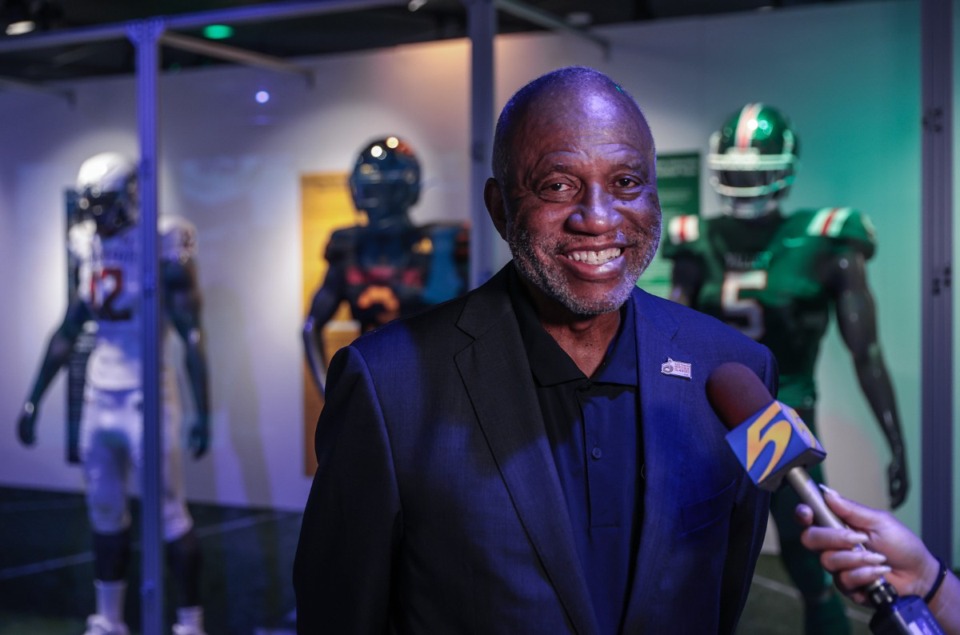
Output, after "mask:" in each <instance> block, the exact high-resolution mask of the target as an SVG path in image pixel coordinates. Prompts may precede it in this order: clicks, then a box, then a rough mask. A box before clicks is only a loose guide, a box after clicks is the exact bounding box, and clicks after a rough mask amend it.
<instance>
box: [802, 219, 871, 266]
mask: <svg viewBox="0 0 960 635" xmlns="http://www.w3.org/2000/svg"><path fill="white" fill-rule="evenodd" d="M805 233H806V235H807V236H816V237H821V238H828V239H831V240H836V241H840V242H846V243H850V244H852V245H854V246H855V247H857V248H859V249H860V250H861V251H863V252H864V255H865V256H866V257H867V258H869V257H871V256H872V255H873V252H874V251H875V250H876V247H877V237H876V230H875V229H874V227H873V223H872V222H870V218H869V217H868V216H867V215H866V214H864V213H863V212H860V211H859V210H856V209H854V208H852V207H824V208H822V209H819V210H816V211H814V212H813V214H812V216H811V218H810V222H809V223H807V227H806V231H805Z"/></svg>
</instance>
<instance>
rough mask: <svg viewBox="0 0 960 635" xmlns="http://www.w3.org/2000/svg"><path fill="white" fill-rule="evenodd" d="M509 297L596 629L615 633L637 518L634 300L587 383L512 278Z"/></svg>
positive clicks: (629, 579)
mask: <svg viewBox="0 0 960 635" xmlns="http://www.w3.org/2000/svg"><path fill="white" fill-rule="evenodd" d="M510 294H511V299H512V301H513V305H514V308H515V310H516V313H517V318H518V322H519V324H520V332H521V335H522V337H523V343H524V347H525V348H526V352H527V358H528V359H529V361H530V368H531V370H532V371H533V379H534V384H535V385H536V390H537V398H538V399H539V401H540V410H541V412H542V414H543V419H544V422H545V423H546V428H547V436H548V438H549V440H550V447H551V449H552V450H553V458H554V461H555V462H556V466H557V472H558V473H559V475H560V484H561V486H562V487H563V493H564V496H565V497H566V503H567V510H568V512H569V514H570V521H571V524H572V526H573V535H574V540H575V541H576V543H577V551H578V552H579V555H580V562H581V564H582V565H583V571H584V573H585V574H586V578H587V584H588V587H589V589H590V593H591V596H592V598H593V606H594V611H595V612H596V616H597V622H598V623H599V625H600V633H603V634H610V635H613V634H615V633H619V632H620V627H621V623H622V621H623V617H624V608H625V606H626V603H627V599H628V598H629V594H630V586H631V584H632V581H633V564H634V562H636V555H637V545H638V544H639V538H640V519H641V517H642V503H641V496H642V486H641V485H640V476H641V466H642V457H643V451H642V438H641V434H640V414H639V413H640V409H639V404H638V389H637V388H638V386H639V374H638V373H639V371H638V366H637V344H636V341H637V338H636V323H635V320H634V319H633V310H634V309H633V302H632V301H631V300H628V301H627V302H626V303H625V304H624V306H623V308H621V309H620V312H621V315H620V317H621V320H620V331H619V332H618V333H617V336H616V337H615V338H614V340H613V342H612V343H611V344H610V348H609V349H608V351H607V354H606V357H605V358H604V361H603V363H602V365H601V366H600V368H598V369H597V371H596V372H595V373H594V376H593V377H587V376H586V375H584V374H583V372H582V371H581V370H580V369H579V368H578V367H577V365H576V364H575V363H574V361H573V359H571V358H570V356H569V355H567V354H566V352H564V350H563V349H562V348H561V347H560V345H559V344H557V342H556V340H554V339H553V338H552V337H551V336H550V334H549V333H547V332H546V330H544V328H543V326H541V324H540V321H539V319H538V318H537V314H536V312H535V310H534V307H533V304H532V303H531V301H530V299H529V298H528V296H527V293H526V291H525V290H524V289H523V288H522V285H521V282H520V281H519V279H517V278H516V277H513V279H512V284H511V285H510Z"/></svg>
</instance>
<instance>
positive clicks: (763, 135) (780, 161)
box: [707, 103, 799, 218]
mask: <svg viewBox="0 0 960 635" xmlns="http://www.w3.org/2000/svg"><path fill="white" fill-rule="evenodd" d="M798 156H799V155H798V140H797V136H796V135H795V134H794V132H793V129H792V128H791V125H790V122H789V120H788V119H787V118H786V117H785V116H784V115H783V114H782V113H781V112H780V111H779V110H777V109H776V108H773V107H772V106H768V105H766V104H760V103H752V104H747V105H746V106H744V107H743V108H741V109H740V110H739V111H738V112H736V113H734V114H733V115H731V116H730V117H729V118H728V119H727V121H726V122H725V123H724V124H723V127H721V128H720V130H717V131H716V132H714V133H713V134H712V135H711V136H710V153H709V154H708V155H707V167H708V168H709V169H710V171H711V175H710V184H711V185H712V186H713V189H715V190H716V191H717V193H718V194H719V195H720V197H721V198H722V199H723V201H724V203H725V205H724V208H725V209H724V212H725V213H728V214H730V215H732V216H737V217H740V218H757V217H759V216H763V215H765V214H768V213H770V212H772V211H774V210H776V209H777V208H778V206H779V200H780V199H781V198H783V197H784V196H785V195H786V193H787V191H788V190H789V189H790V186H791V185H792V184H793V180H794V178H795V173H796V169H797V160H798Z"/></svg>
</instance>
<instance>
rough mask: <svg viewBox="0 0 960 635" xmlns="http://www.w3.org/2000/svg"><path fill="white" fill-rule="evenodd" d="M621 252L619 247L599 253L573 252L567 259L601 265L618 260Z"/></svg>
mask: <svg viewBox="0 0 960 635" xmlns="http://www.w3.org/2000/svg"><path fill="white" fill-rule="evenodd" d="M622 251H623V250H622V249H620V248H619V247H611V248H609V249H603V250H601V251H574V252H571V253H570V254H568V255H567V258H569V259H570V260H575V261H577V262H585V263H587V264H588V265H602V264H603V263H605V262H610V261H611V260H613V259H614V258H618V257H619V256H620V254H621V253H622Z"/></svg>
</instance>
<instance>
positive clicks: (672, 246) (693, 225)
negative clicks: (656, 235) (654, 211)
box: [662, 214, 700, 258]
mask: <svg viewBox="0 0 960 635" xmlns="http://www.w3.org/2000/svg"><path fill="white" fill-rule="evenodd" d="M698 240H700V217H699V216H696V215H692V214H691V215H687V216H674V217H673V218H671V219H670V222H669V223H668V224H667V240H664V241H663V243H662V244H663V256H664V258H675V257H677V256H679V255H681V254H683V253H685V252H687V251H688V250H689V249H690V248H691V247H692V245H693V243H696V242H697V241H698Z"/></svg>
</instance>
